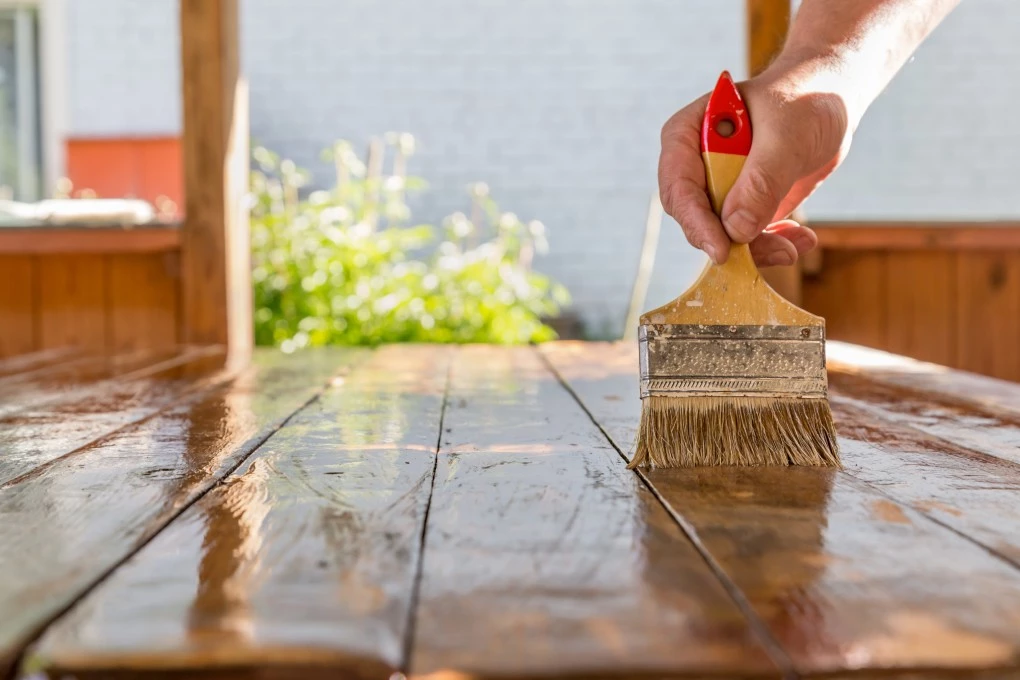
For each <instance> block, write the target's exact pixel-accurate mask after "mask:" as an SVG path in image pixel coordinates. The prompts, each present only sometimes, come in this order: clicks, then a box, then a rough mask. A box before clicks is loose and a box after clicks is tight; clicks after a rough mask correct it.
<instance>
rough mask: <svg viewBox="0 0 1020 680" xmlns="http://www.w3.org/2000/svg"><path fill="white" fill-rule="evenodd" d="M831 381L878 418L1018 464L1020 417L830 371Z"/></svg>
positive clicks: (833, 385)
mask: <svg viewBox="0 0 1020 680" xmlns="http://www.w3.org/2000/svg"><path fill="white" fill-rule="evenodd" d="M829 383H830V385H831V386H832V387H833V388H834V389H838V390H839V393H840V394H841V395H843V396H844V397H846V398H852V399H853V401H854V403H855V405H856V406H857V407H858V408H861V409H863V410H865V411H867V412H868V413H869V414H871V415H872V416H874V417H876V418H882V419H883V420H886V421H889V422H893V423H898V424H900V425H904V426H907V427H910V428H911V429H913V430H916V431H918V432H923V433H925V434H928V435H931V436H932V437H937V438H939V439H941V440H943V441H945V442H948V443H952V444H955V445H957V446H959V447H966V448H967V449H969V450H970V451H972V452H974V453H980V454H984V455H986V456H991V457H993V458H1001V459H1002V460H1006V461H1010V462H1012V463H1016V464H1018V465H1020V416H1010V415H1008V414H1006V413H994V412H990V411H985V410H981V409H978V408H976V407H967V406H964V405H961V404H959V403H954V402H953V401H949V400H941V399H939V398H938V397H937V396H935V395H932V394H931V393H918V392H915V391H913V390H910V389H904V388H900V387H893V386H889V385H882V384H881V383H875V382H873V381H868V380H865V379H862V378H860V377H858V376H854V375H849V374H844V373H840V372H838V371H829ZM1018 469H1020V468H1018Z"/></svg>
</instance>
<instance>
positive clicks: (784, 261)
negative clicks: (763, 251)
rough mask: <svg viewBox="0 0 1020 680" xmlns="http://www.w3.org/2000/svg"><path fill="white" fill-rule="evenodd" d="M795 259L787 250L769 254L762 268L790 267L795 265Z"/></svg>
mask: <svg viewBox="0 0 1020 680" xmlns="http://www.w3.org/2000/svg"><path fill="white" fill-rule="evenodd" d="M793 261H794V257H793V255H791V254H790V253H788V252H786V251H785V250H776V251H774V252H771V253H769V254H768V255H766V256H765V258H764V263H763V265H762V266H765V267H789V266H790V265H791V264H793Z"/></svg>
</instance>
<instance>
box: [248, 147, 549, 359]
mask: <svg viewBox="0 0 1020 680" xmlns="http://www.w3.org/2000/svg"><path fill="white" fill-rule="evenodd" d="M413 147H414V140H413V138H411V136H410V135H406V134H403V135H387V137H386V139H385V140H384V141H382V140H376V141H375V142H374V143H373V145H372V147H371V148H370V152H369V156H368V162H367V164H366V163H365V162H363V161H362V160H361V159H360V158H358V156H357V155H356V154H355V153H354V151H353V150H352V148H351V146H350V144H348V143H346V142H338V143H337V144H335V145H334V146H333V148H332V149H330V150H328V152H327V153H325V154H324V156H325V157H326V158H327V159H330V160H332V161H333V163H334V166H335V168H336V184H335V186H334V187H333V188H331V189H329V190H319V191H313V192H311V193H310V194H308V195H307V196H306V197H303V196H302V195H301V189H302V188H303V187H304V186H306V185H307V183H308V179H309V176H308V173H307V172H306V171H304V170H302V169H300V168H298V167H296V166H295V164H294V163H293V162H291V161H289V160H282V161H281V160H280V159H279V157H278V156H277V155H276V154H274V153H272V152H271V151H269V150H267V149H265V148H261V147H259V148H256V149H255V150H254V153H253V155H254V159H255V164H256V168H255V169H253V172H252V180H251V200H252V206H251V207H252V212H251V234H252V259H253V263H252V264H253V278H254V285H255V291H254V292H255V339H256V343H257V344H260V345H278V346H280V347H281V348H282V349H283V350H284V351H286V352H292V351H294V350H297V349H301V348H304V347H314V346H321V345H330V344H344V345H377V344H381V343H388V342H443V343H448V342H454V343H464V342H485V343H499V344H514V343H526V342H542V341H545V340H550V339H553V338H554V337H555V333H554V332H553V330H552V329H551V328H549V327H548V326H547V325H546V324H544V323H543V321H542V319H543V318H548V317H552V316H555V315H557V314H558V313H559V312H560V310H561V308H562V306H563V305H565V304H566V303H567V302H568V301H569V296H568V294H567V291H566V290H565V289H564V288H563V287H562V286H561V285H559V284H557V283H555V282H553V281H552V280H550V279H549V278H548V277H546V276H543V275H542V274H540V273H538V272H535V271H534V270H533V269H532V267H531V265H532V259H533V258H534V256H535V254H536V253H539V254H540V253H543V252H544V251H545V249H546V241H545V236H544V227H543V226H542V224H541V223H540V222H538V221H531V222H528V223H524V222H522V221H521V220H520V219H518V218H517V216H516V215H514V214H512V213H505V212H500V210H499V208H498V207H497V205H496V204H495V202H494V201H493V200H492V199H491V198H490V197H489V192H488V188H487V187H486V186H485V185H484V184H481V183H479V184H475V185H473V186H472V187H471V188H470V192H469V193H470V198H471V208H470V210H469V212H468V214H464V213H455V214H453V215H450V216H449V217H447V218H446V219H445V220H444V221H443V224H442V229H441V230H439V229H436V228H435V227H433V226H432V225H429V224H411V223H410V217H411V215H410V210H409V208H408V206H407V202H406V200H405V196H406V192H408V191H416V190H420V189H422V188H424V186H425V183H424V182H423V181H422V180H421V179H419V178H415V177H405V168H406V163H407V159H408V157H409V156H410V155H411V154H412V153H413V150H414V149H413ZM387 152H390V153H391V154H392V156H393V158H392V164H391V165H392V171H391V172H389V173H383V172H382V171H381V170H380V168H381V167H382V165H383V163H382V161H383V160H384V159H385V157H386V155H387ZM440 236H441V237H442V238H441V239H440V238H439V237H440ZM437 240H438V241H439V242H438V243H436V241H437Z"/></svg>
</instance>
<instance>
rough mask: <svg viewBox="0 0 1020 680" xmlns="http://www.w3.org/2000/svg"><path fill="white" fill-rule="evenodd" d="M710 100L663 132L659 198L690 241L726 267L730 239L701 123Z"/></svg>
mask: <svg viewBox="0 0 1020 680" xmlns="http://www.w3.org/2000/svg"><path fill="white" fill-rule="evenodd" d="M707 101H708V98H707V97H702V98H701V99H699V100H697V101H695V102H694V103H692V104H690V105H689V106H687V107H685V108H684V109H681V110H680V111H679V112H677V113H676V114H675V115H674V116H673V117H672V118H670V119H669V121H667V122H666V125H664V126H663V128H662V153H661V154H660V156H659V197H660V200H661V201H662V208H663V210H664V211H665V212H666V214H667V215H669V216H670V217H672V218H673V219H675V220H676V221H677V222H679V223H680V228H681V229H683V232H684V236H685V237H686V238H687V241H688V242H689V243H690V244H691V245H692V246H694V247H695V248H699V249H700V250H703V251H705V252H706V253H707V254H708V256H709V257H710V258H712V261H713V262H715V263H716V264H722V263H723V262H725V261H726V258H727V256H728V255H729V249H730V239H729V237H728V236H727V235H726V232H725V231H724V230H723V224H722V222H721V221H720V220H719V217H718V216H717V215H716V214H715V213H714V212H713V211H712V204H711V202H710V201H709V198H708V193H707V191H706V184H705V166H704V161H703V160H702V158H701V139H700V132H701V121H702V119H703V117H704V115H705V103H706V102H707Z"/></svg>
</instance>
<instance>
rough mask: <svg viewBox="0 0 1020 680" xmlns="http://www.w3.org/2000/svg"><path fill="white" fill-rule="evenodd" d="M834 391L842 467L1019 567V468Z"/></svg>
mask: <svg viewBox="0 0 1020 680" xmlns="http://www.w3.org/2000/svg"><path fill="white" fill-rule="evenodd" d="M843 395H844V392H843V390H842V389H836V390H834V391H833V393H832V395H831V399H830V401H831V402H832V409H833V415H834V417H835V418H836V421H837V423H838V424H839V434H840V437H841V441H842V446H843V450H844V451H845V459H846V466H847V471H848V472H850V473H851V474H852V475H853V476H854V477H857V478H858V479H861V480H864V481H866V482H869V483H871V484H872V485H873V486H875V487H877V488H879V489H881V491H882V492H883V493H885V494H887V495H889V496H892V497H894V498H895V499H896V500H898V501H903V502H906V503H908V504H909V505H910V506H911V507H913V508H914V509H915V510H918V511H920V512H923V513H924V514H925V515H928V516H929V517H932V518H934V519H936V520H938V521H939V522H941V523H943V524H945V525H946V526H949V527H952V528H953V529H955V530H956V531H959V532H960V533H961V534H964V535H966V536H968V537H969V538H971V539H972V540H974V541H976V542H978V543H980V544H981V545H984V546H985V547H987V548H988V549H989V550H992V551H994V552H996V553H997V554H999V555H1002V556H1003V557H1004V558H1005V559H1008V560H1010V561H1011V562H1013V564H1015V565H1017V566H1018V567H1020V503H1018V501H1020V467H1017V466H1016V465H1013V464H1011V463H1007V462H1004V461H1001V460H995V459H993V458H989V457H988V456H985V455H982V454H976V453H974V452H972V451H969V450H968V449H966V448H964V447H962V446H960V445H957V444H954V443H953V442H951V441H947V440H942V439H938V438H935V437H931V436H930V435H926V434H924V433H922V432H918V431H917V430H915V429H913V428H910V427H904V426H903V425H899V424H896V423H894V422H890V421H889V420H888V419H885V418H881V417H879V416H876V415H875V413H874V412H873V411H872V410H871V409H867V410H865V409H862V408H860V406H861V402H860V401H859V400H857V399H851V398H847V397H845V396H843Z"/></svg>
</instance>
